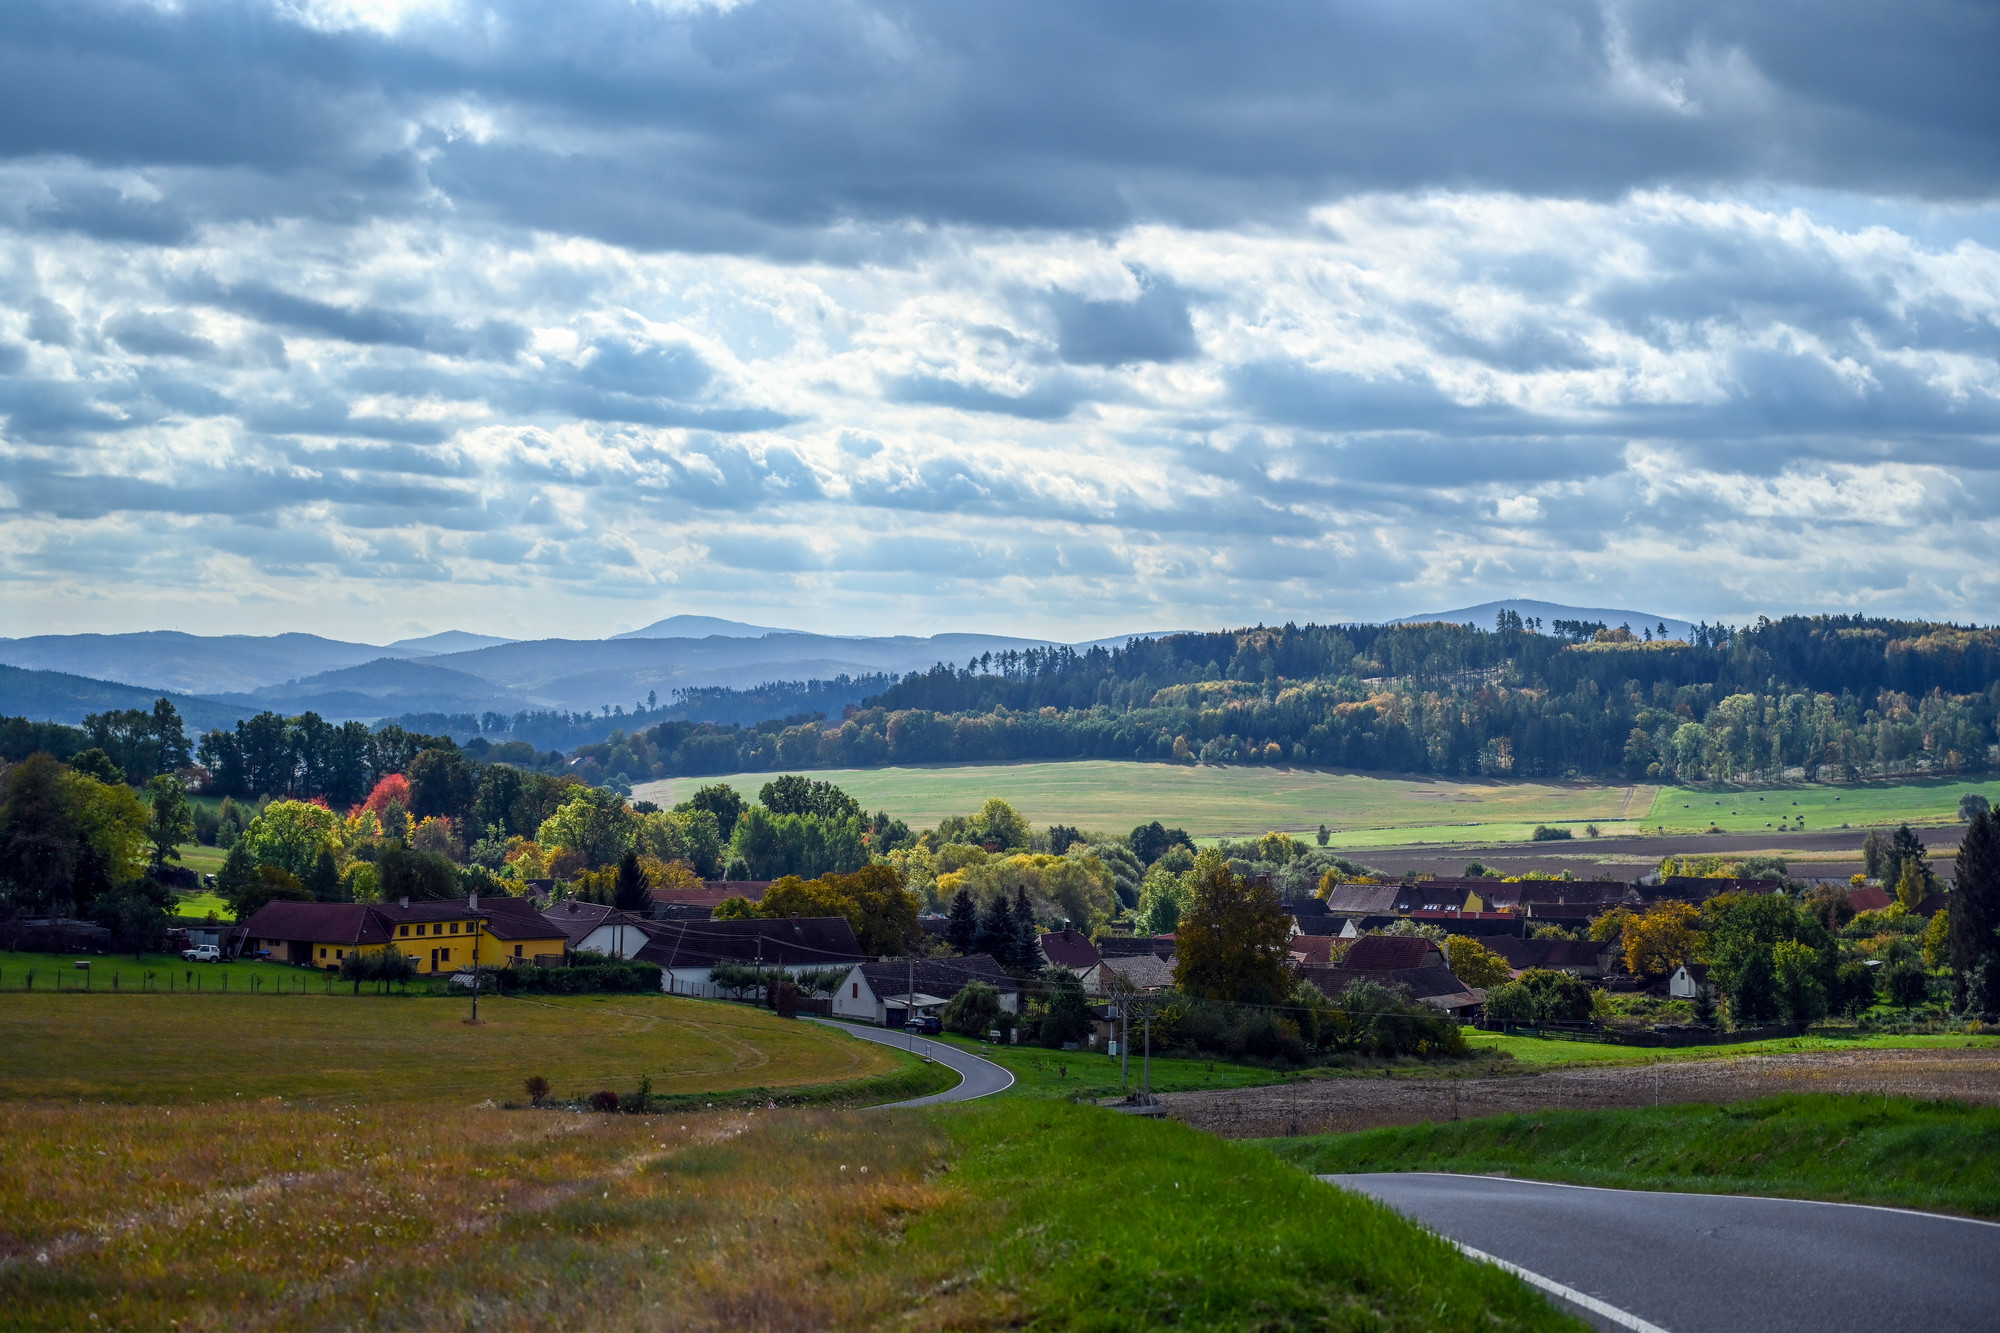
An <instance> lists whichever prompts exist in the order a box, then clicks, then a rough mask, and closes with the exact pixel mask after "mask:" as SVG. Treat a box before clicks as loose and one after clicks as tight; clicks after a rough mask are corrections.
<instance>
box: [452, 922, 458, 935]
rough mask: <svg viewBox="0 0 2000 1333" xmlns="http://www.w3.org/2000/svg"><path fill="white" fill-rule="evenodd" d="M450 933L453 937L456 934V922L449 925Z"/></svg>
mask: <svg viewBox="0 0 2000 1333" xmlns="http://www.w3.org/2000/svg"><path fill="white" fill-rule="evenodd" d="M451 933H452V934H454V935H456V934H458V922H456V921H454V922H452V923H451Z"/></svg>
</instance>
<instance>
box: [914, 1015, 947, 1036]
mask: <svg viewBox="0 0 2000 1333" xmlns="http://www.w3.org/2000/svg"><path fill="white" fill-rule="evenodd" d="M910 1030H911V1031H912V1032H917V1033H921V1034H922V1035H924V1036H926V1037H935V1036H936V1035H938V1033H940V1032H943V1031H944V1020H943V1019H941V1018H939V1017H938V1016H937V1015H936V1014H918V1015H917V1016H916V1017H915V1018H913V1019H911V1020H910Z"/></svg>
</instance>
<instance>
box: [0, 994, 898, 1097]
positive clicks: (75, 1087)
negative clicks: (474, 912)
mask: <svg viewBox="0 0 2000 1333" xmlns="http://www.w3.org/2000/svg"><path fill="white" fill-rule="evenodd" d="M215 970H216V969H214V968H211V969H210V974H211V981H210V984H211V985H213V980H212V974H213V973H214V971H215ZM292 971H294V972H295V973H296V972H297V969H292ZM308 980H309V981H313V982H314V983H315V985H314V990H315V991H319V987H318V985H317V984H316V983H317V979H316V978H308ZM469 1012H470V1005H469V1001H468V1002H461V1001H458V1000H452V999H442V998H440V999H423V998H410V997H401V996H376V995H367V994H363V995H358V996H357V995H354V994H352V993H351V991H349V990H346V989H343V988H342V987H340V986H338V985H336V986H335V987H334V990H333V993H332V994H331V995H328V994H326V993H325V992H323V991H319V993H311V992H308V993H306V994H298V993H296V992H293V993H273V992H271V991H268V990H267V991H265V992H263V993H261V994H258V995H245V994H243V993H242V992H241V991H240V990H239V991H235V992H233V993H231V994H229V995H227V996H224V995H220V994H216V993H214V992H213V991H208V992H204V993H202V994H199V995H188V994H186V993H181V994H177V995H143V994H132V993H120V994H107V993H105V992H104V991H103V990H101V989H100V990H96V991H93V992H92V993H91V994H87V995H84V994H62V995H57V994H54V993H52V992H49V991H42V990H38V991H36V992H33V993H28V994H23V993H19V992H12V991H9V992H5V993H0V1050H5V1051H6V1052H7V1064H8V1071H9V1072H8V1076H7V1078H6V1080H5V1081H4V1083H0V1098H4V1099H6V1100H9V1101H45V1100H49V1099H52V1098H55V1099H60V1098H77V1097H82V1098H88V1099H90V1100H92V1101H107V1102H124V1103H135V1102H144V1103H169V1104H172V1103H187V1102H211V1101H227V1100H231V1099H237V1098H241V1099H246V1100H251V1101H255V1100H258V1099H260V1098H266V1097H279V1098H284V1099H286V1100H287V1101H298V1100H306V1101H316V1102H320V1103H322V1104H325V1103H332V1102H338V1101H351V1100H356V1099H360V1100H365V1101H368V1102H371V1103H380V1102H430V1103H435V1104H437V1105H440V1106H449V1107H453V1108H460V1107H465V1106H470V1105H472V1104H474V1103H476V1102H480V1101H486V1100H492V1101H508V1100H513V1101H519V1100H521V1099H522V1093H521V1084H522V1080H523V1079H525V1078H527V1077H528V1076H529V1075H531V1074H540V1075H541V1076H543V1077H544V1078H547V1079H548V1080H549V1081H550V1083H552V1084H553V1085H554V1087H555V1095H556V1096H557V1097H558V1098H563V1099H569V1098H575V1097H579V1096H587V1095H588V1094H589V1093H591V1092H594V1091H596V1090H598V1089H600V1088H611V1089H613V1090H621V1089H622V1090H630V1089H631V1088H633V1087H636V1086H637V1084H638V1080H639V1078H640V1077H641V1076H642V1075H643V1076H647V1077H650V1078H651V1079H652V1080H653V1090H654V1091H655V1092H656V1093H660V1094H662V1095H667V1096H673V1095H676V1094H687V1093H716V1094H721V1093H726V1092H730V1091H733V1090H737V1089H744V1088H765V1089H783V1088H787V1087H802V1086H805V1085H818V1084H828V1083H844V1082H848V1081H851V1080H866V1079H871V1078H875V1077H877V1076H881V1075H887V1074H894V1073H896V1072H898V1071H904V1070H918V1071H924V1070H926V1069H927V1068H928V1067H926V1066H922V1065H920V1064H919V1062H917V1061H914V1060H912V1059H911V1058H910V1057H908V1056H906V1055H903V1054H902V1053H900V1052H898V1051H894V1050H891V1049H890V1048H888V1047H885V1046H879V1045H875V1044H872V1043H869V1042H864V1041H860V1040H858V1039H856V1038H853V1037H849V1036H847V1035H846V1034H844V1033H841V1032H838V1031H834V1030H832V1029H829V1028H824V1027H821V1026H819V1025H818V1024H815V1023H801V1022H796V1021H788V1020H785V1019H781V1018H779V1017H777V1016H776V1015H774V1014H770V1013H766V1012H764V1011H762V1010H758V1009H753V1008H750V1007H749V1006H747V1005H728V1004H715V1003H709V1002H705V1001H700V1000H687V999H680V998H676V997H674V996H667V995H617V996H602V997H598V996H590V997H585V996H563V997H541V996H537V997H535V998H532V999H529V998H513V999H501V998H499V997H495V996H487V997H485V998H484V999H482V1000H481V1001H480V1005H479V1018H480V1022H479V1025H478V1026H477V1027H474V1026H471V1025H470V1024H468V1023H467V1022H466V1021H465V1020H466V1019H467V1017H468V1016H469Z"/></svg>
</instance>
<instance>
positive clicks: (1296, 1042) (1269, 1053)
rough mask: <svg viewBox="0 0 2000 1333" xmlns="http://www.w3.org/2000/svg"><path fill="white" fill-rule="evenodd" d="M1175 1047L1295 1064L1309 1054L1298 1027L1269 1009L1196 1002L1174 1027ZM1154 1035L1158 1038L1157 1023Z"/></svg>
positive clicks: (1233, 1057) (1209, 1053)
mask: <svg viewBox="0 0 2000 1333" xmlns="http://www.w3.org/2000/svg"><path fill="white" fill-rule="evenodd" d="M1173 1035H1174V1044H1175V1046H1176V1047H1178V1048H1181V1049H1185V1050H1191V1051H1193V1052H1195V1053H1196V1054H1199V1055H1210V1056H1221V1057H1225V1058H1228V1059H1242V1058H1245V1057H1250V1058H1253V1059H1259V1060H1285V1061H1290V1062H1293V1063H1296V1062H1298V1061H1302V1060H1304V1059H1305V1058H1306V1057H1307V1055H1308V1054H1309V1052H1308V1050H1307V1047H1306V1042H1305V1038H1304V1036H1303V1035H1302V1033H1301V1032H1300V1030H1299V1025H1298V1023H1297V1022H1296V1021H1294V1020H1293V1019H1291V1018H1287V1017H1284V1016H1283V1015H1280V1014H1276V1013H1273V1012H1272V1011H1271V1010H1269V1009H1261V1008H1238V1007H1237V1006H1235V1005H1227V1004H1209V1003H1204V1002H1200V1001H1197V1002H1195V1003H1194V1004H1192V1005H1190V1006H1189V1008H1188V1010H1187V1012H1186V1013H1185V1014H1183V1015H1181V1016H1180V1018H1179V1020H1178V1021H1177V1022H1176V1023H1175V1024H1174V1033H1173ZM1154 1036H1155V1039H1156V1044H1157V1038H1158V1036H1159V1025H1158V1021H1157V1020H1155V1024H1154Z"/></svg>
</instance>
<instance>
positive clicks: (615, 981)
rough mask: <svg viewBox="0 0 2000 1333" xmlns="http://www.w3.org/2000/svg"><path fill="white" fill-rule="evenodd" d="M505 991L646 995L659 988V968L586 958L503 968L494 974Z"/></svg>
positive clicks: (548, 993) (609, 959)
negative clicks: (568, 962)
mask: <svg viewBox="0 0 2000 1333" xmlns="http://www.w3.org/2000/svg"><path fill="white" fill-rule="evenodd" d="M491 975H492V976H493V978H494V979H495V980H496V981H497V982H498V983H499V986H500V992H501V994H503V995H506V994H515V993H521V994H531V995H534V994H540V995H592V994H599V993H609V994H615V995H644V994H647V993H649V992H652V991H657V990H659V989H660V988H661V987H660V969H659V967H658V966H657V965H655V964H653V963H630V962H625V961H623V960H621V959H616V958H606V959H603V960H601V961H597V960H590V959H589V958H588V956H587V955H586V956H585V957H584V958H582V959H579V960H577V961H575V962H573V963H571V965H570V966H568V967H504V968H501V969H499V970H498V971H496V972H494V973H492V974H491Z"/></svg>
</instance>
